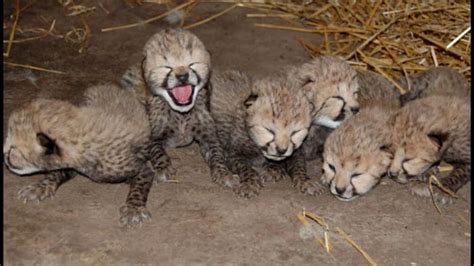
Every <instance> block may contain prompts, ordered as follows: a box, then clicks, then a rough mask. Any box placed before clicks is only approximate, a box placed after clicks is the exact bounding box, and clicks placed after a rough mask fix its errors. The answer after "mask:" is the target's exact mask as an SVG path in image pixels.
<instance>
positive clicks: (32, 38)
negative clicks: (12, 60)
mask: <svg viewBox="0 0 474 266" xmlns="http://www.w3.org/2000/svg"><path fill="white" fill-rule="evenodd" d="M54 25H56V20H53V22H52V23H51V26H50V27H49V30H48V31H46V32H45V33H43V34H42V35H40V36H35V37H30V38H25V39H21V40H13V41H12V42H13V43H21V42H27V41H33V40H38V39H41V38H44V37H46V36H48V35H50V34H51V33H52V31H53V29H54ZM53 36H54V35H53ZM3 43H8V40H3Z"/></svg>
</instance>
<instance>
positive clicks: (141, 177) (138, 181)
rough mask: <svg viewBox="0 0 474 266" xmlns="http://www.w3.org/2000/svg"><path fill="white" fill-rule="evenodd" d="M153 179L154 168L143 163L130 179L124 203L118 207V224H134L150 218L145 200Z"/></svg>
mask: <svg viewBox="0 0 474 266" xmlns="http://www.w3.org/2000/svg"><path fill="white" fill-rule="evenodd" d="M153 179H154V169H152V168H151V167H150V166H149V165H147V164H145V163H144V164H143V167H142V169H141V170H140V172H139V173H138V175H136V176H135V177H133V178H132V179H131V180H130V191H129V193H128V196H127V200H126V202H125V205H124V206H122V207H121V208H120V214H121V216H120V224H121V225H122V226H135V225H139V224H141V223H142V222H144V221H145V220H149V219H151V214H150V212H149V211H148V210H147V209H146V202H147V199H148V193H149V192H150V188H151V186H152V184H153Z"/></svg>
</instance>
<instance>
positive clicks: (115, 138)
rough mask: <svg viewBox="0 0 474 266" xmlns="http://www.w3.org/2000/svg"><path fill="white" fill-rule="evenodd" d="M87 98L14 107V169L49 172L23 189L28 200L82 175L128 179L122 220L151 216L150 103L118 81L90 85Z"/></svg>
mask: <svg viewBox="0 0 474 266" xmlns="http://www.w3.org/2000/svg"><path fill="white" fill-rule="evenodd" d="M85 96H86V102H85V104H83V105H81V106H75V105H72V104H70V103H68V102H65V101H60V100H52V99H38V100H35V101H34V102H32V103H31V104H29V105H28V106H26V107H24V108H22V109H20V110H18V111H15V112H14V113H12V115H11V116H10V118H9V120H8V132H7V137H6V140H5V143H4V150H3V153H4V158H5V160H4V161H5V164H6V165H7V167H8V169H9V170H10V171H12V172H13V173H15V174H18V175H30V174H35V173H45V177H44V178H43V179H42V180H41V181H39V182H37V183H34V184H32V185H29V186H26V187H24V188H23V189H21V190H20V191H19V193H18V196H19V198H20V199H21V200H23V201H24V202H27V201H38V202H39V201H42V200H44V199H46V198H50V197H53V196H54V194H55V192H56V190H57V189H58V187H59V186H60V185H62V184H63V183H65V182H66V181H68V180H70V179H71V178H73V177H74V176H76V175H83V176H86V177H88V178H89V179H91V180H92V181H95V182H100V183H102V182H107V183H117V182H124V181H125V182H128V183H130V192H129V194H128V196H127V200H126V204H125V205H124V206H123V207H122V208H120V213H121V217H120V222H121V224H122V225H136V224H140V223H141V222H143V221H144V220H147V219H150V217H151V216H150V213H149V212H148V211H147V210H146V208H145V205H146V202H147V197H148V193H149V191H150V188H151V185H152V181H153V176H154V174H155V173H154V170H153V169H152V168H151V167H149V166H148V165H147V163H146V162H147V160H148V148H149V147H148V145H149V137H150V126H149V123H148V118H147V116H146V113H145V108H144V107H143V105H142V104H140V103H139V102H138V101H137V100H136V99H135V98H134V97H133V95H132V94H131V93H129V92H127V91H125V90H123V89H121V88H119V87H117V86H114V85H102V86H96V87H91V88H89V89H88V90H87V91H86V93H85Z"/></svg>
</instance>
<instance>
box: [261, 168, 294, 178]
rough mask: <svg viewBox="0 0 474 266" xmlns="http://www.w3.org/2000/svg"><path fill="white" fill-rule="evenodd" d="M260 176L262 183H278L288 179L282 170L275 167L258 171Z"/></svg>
mask: <svg viewBox="0 0 474 266" xmlns="http://www.w3.org/2000/svg"><path fill="white" fill-rule="evenodd" d="M260 175H261V176H262V179H263V181H264V182H270V181H273V182H278V181H280V180H282V179H286V178H289V176H288V174H287V173H286V172H285V170H284V169H280V168H276V167H266V168H264V169H262V170H261V171H260Z"/></svg>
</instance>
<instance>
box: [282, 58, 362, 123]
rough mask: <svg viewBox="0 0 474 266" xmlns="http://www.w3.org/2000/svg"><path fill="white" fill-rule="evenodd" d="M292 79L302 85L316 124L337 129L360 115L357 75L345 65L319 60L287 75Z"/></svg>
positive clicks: (328, 60) (334, 61)
mask: <svg viewBox="0 0 474 266" xmlns="http://www.w3.org/2000/svg"><path fill="white" fill-rule="evenodd" d="M288 77H289V78H293V79H294V78H297V79H299V80H300V82H301V84H303V90H304V91H305V94H306V96H307V97H308V99H309V100H310V101H311V103H312V104H313V105H314V107H315V110H314V113H313V116H314V124H316V125H321V126H325V127H328V128H336V127H337V126H338V125H339V124H341V122H342V121H343V120H345V119H347V118H349V117H350V116H351V115H353V114H355V113H357V112H358V111H359V103H358V101H357V95H358V91H359V84H358V82H357V72H356V71H355V69H354V68H352V67H351V66H350V65H349V64H348V63H346V62H345V61H343V60H341V59H338V58H337V57H333V56H319V57H316V58H315V59H313V60H312V61H310V62H309V63H306V64H303V65H302V66H297V67H292V68H290V69H289V71H288Z"/></svg>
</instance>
